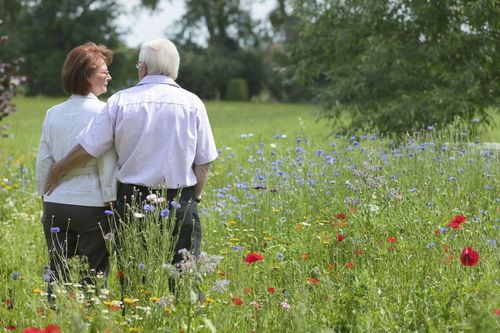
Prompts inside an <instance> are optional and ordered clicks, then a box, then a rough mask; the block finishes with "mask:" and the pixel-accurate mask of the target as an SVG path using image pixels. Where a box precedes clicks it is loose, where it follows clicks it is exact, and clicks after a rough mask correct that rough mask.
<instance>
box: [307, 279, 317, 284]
mask: <svg viewBox="0 0 500 333" xmlns="http://www.w3.org/2000/svg"><path fill="white" fill-rule="evenodd" d="M306 281H307V282H311V283H312V284H318V283H319V280H318V279H315V278H307V279H306Z"/></svg>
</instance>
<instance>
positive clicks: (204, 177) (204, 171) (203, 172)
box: [194, 163, 211, 199]
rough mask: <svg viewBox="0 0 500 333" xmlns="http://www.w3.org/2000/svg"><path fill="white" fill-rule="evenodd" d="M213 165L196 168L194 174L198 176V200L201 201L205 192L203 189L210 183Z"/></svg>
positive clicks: (195, 189) (202, 165)
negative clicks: (209, 174)
mask: <svg viewBox="0 0 500 333" xmlns="http://www.w3.org/2000/svg"><path fill="white" fill-rule="evenodd" d="M210 165H211V163H207V164H201V165H195V166H194V174H195V175H196V180H197V183H196V185H195V186H194V197H195V198H196V199H201V192H202V191H203V187H204V186H205V184H206V183H207V181H208V173H209V171H210Z"/></svg>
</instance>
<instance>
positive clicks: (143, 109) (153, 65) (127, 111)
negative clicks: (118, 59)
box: [45, 39, 217, 263]
mask: <svg viewBox="0 0 500 333" xmlns="http://www.w3.org/2000/svg"><path fill="white" fill-rule="evenodd" d="M136 67H137V71H138V76H139V83H138V84H137V85H136V86H134V87H131V88H128V89H125V90H122V91H120V92H117V93H116V94H114V95H113V96H111V97H110V98H109V100H108V103H107V106H106V107H105V108H104V109H103V110H102V111H101V112H100V113H99V114H97V115H96V116H95V117H94V118H93V119H92V121H91V122H90V123H89V125H88V126H87V128H85V129H84V130H83V131H82V132H81V133H80V134H79V135H78V137H77V141H78V142H79V144H78V145H76V146H75V147H74V148H73V150H72V151H71V152H70V153H68V155H66V157H65V158H64V159H62V160H60V161H58V162H57V163H55V165H54V167H53V168H52V170H51V172H50V174H49V177H48V180H47V183H46V186H45V191H46V193H47V194H50V193H52V191H53V190H54V188H55V187H57V185H58V184H59V182H60V180H61V179H62V177H63V176H64V174H65V173H67V172H68V171H69V170H71V169H73V168H75V167H76V166H78V165H81V164H83V163H85V162H86V161H88V160H90V159H91V158H93V157H98V156H100V155H102V154H103V153H104V152H105V151H106V150H108V149H109V148H110V147H112V146H114V147H115V149H116V152H117V156H118V172H117V179H118V201H117V206H116V212H118V214H119V216H120V217H121V220H122V221H124V220H125V216H126V209H127V208H126V207H127V205H130V204H132V203H133V202H132V201H131V200H132V198H135V199H136V200H137V199H138V198H142V199H139V200H137V201H138V202H137V201H136V202H135V203H137V204H141V206H140V207H142V205H143V204H144V203H143V202H141V201H142V200H145V199H146V196H147V195H149V194H150V193H152V192H154V191H155V190H166V193H167V200H168V201H173V200H174V199H175V200H177V202H176V205H177V206H178V209H177V212H176V218H177V221H178V223H179V224H178V227H180V229H179V230H177V231H178V235H176V236H177V237H178V238H177V243H176V246H175V249H174V251H175V252H174V258H173V263H178V262H179V261H181V259H182V257H181V256H180V254H179V250H182V249H187V250H189V251H191V252H192V253H193V254H194V255H195V256H198V255H199V253H200V243H201V225H200V220H199V215H198V212H197V203H199V202H200V200H201V195H202V189H203V186H204V185H205V183H206V182H207V179H208V172H209V169H210V163H211V162H212V161H214V160H215V159H216V158H217V150H216V147H215V142H214V138H213V135H212V130H211V127H210V123H209V120H208V116H207V112H206V110H205V106H204V104H203V102H202V101H201V100H200V99H199V98H198V97H197V96H196V95H194V94H193V93H191V92H189V91H187V90H184V89H182V88H181V87H180V86H179V85H178V84H177V83H176V82H175V81H174V80H175V79H176V78H177V73H178V69H179V53H178V52H177V48H176V47H175V45H174V44H173V43H172V42H170V41H169V40H166V39H156V40H152V41H149V42H146V43H144V44H143V45H142V47H141V50H140V53H139V61H138V62H137V64H136ZM177 198H180V200H178V199H177ZM179 204H180V206H179Z"/></svg>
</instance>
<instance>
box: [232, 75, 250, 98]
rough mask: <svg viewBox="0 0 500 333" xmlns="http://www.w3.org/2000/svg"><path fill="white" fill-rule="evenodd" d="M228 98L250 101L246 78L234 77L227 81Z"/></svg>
mask: <svg viewBox="0 0 500 333" xmlns="http://www.w3.org/2000/svg"><path fill="white" fill-rule="evenodd" d="M226 99H227V100H229V101H248V99H249V93H248V83H247V80H245V79H240V78H232V79H230V80H229V82H228V83H227V89H226Z"/></svg>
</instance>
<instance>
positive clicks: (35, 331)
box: [22, 327, 44, 333]
mask: <svg viewBox="0 0 500 333" xmlns="http://www.w3.org/2000/svg"><path fill="white" fill-rule="evenodd" d="M22 333H44V331H43V330H41V329H39V328H36V327H28V328H25V329H24V330H23V331H22Z"/></svg>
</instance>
